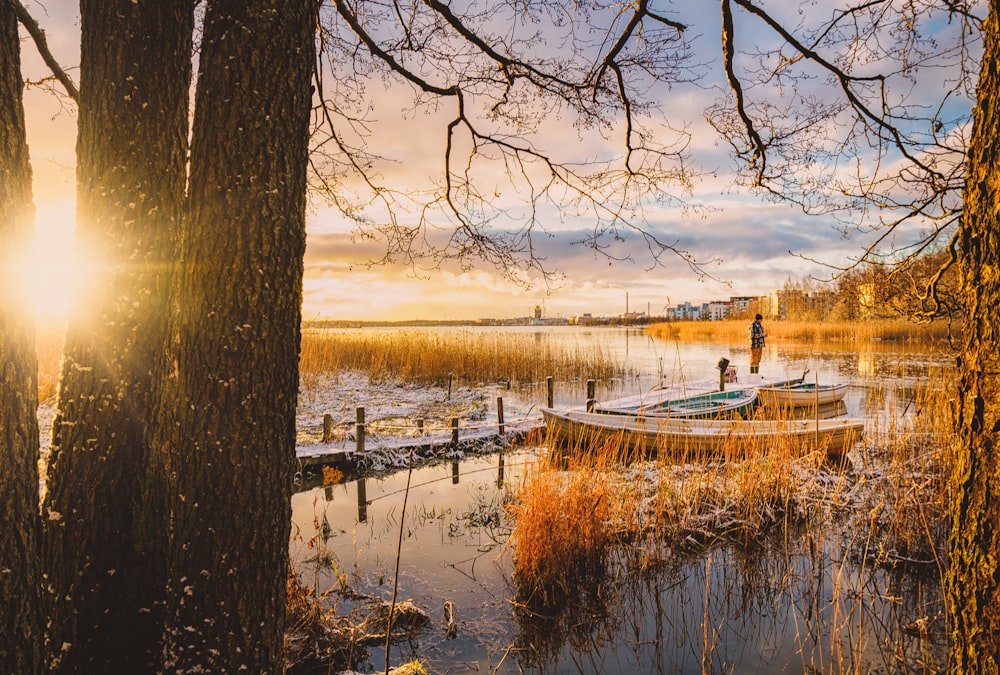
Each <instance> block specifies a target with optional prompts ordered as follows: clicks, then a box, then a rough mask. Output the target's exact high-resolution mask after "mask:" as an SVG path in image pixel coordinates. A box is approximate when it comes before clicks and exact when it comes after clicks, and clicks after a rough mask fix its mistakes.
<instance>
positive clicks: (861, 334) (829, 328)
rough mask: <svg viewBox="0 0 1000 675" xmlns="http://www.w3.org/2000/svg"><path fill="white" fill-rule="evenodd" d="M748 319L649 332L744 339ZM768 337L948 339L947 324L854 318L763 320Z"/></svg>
mask: <svg viewBox="0 0 1000 675" xmlns="http://www.w3.org/2000/svg"><path fill="white" fill-rule="evenodd" d="M748 325H749V322H747V321H735V320H734V321H672V322H669V323H657V324H653V325H652V326H650V327H649V328H648V329H647V332H649V334H651V335H653V336H654V337H658V338H662V339H665V340H680V341H690V342H696V341H705V342H715V341H725V342H744V341H746V339H747V327H748ZM764 326H765V328H766V330H767V335H768V337H769V338H773V339H777V340H783V341H787V342H802V343H807V344H808V343H842V342H856V341H859V340H885V341H890V342H917V343H926V344H933V343H936V342H942V341H946V340H948V337H949V333H948V330H949V327H948V325H947V324H945V323H943V322H937V323H933V324H923V323H915V322H912V321H904V320H898V321H853V322H841V323H820V322H814V321H765V322H764Z"/></svg>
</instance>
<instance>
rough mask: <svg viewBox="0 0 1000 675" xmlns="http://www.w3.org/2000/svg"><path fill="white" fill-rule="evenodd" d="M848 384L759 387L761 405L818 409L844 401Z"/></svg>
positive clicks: (802, 383)
mask: <svg viewBox="0 0 1000 675" xmlns="http://www.w3.org/2000/svg"><path fill="white" fill-rule="evenodd" d="M846 393H847V385H846V384H811V383H809V382H798V383H785V384H776V385H771V386H767V387H757V394H758V396H759V397H760V404H761V405H763V406H765V407H767V406H772V407H777V408H798V407H802V406H812V407H816V406H819V405H824V404H828V403H836V402H837V401H843V400H844V394H846Z"/></svg>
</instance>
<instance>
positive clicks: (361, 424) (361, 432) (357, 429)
mask: <svg viewBox="0 0 1000 675" xmlns="http://www.w3.org/2000/svg"><path fill="white" fill-rule="evenodd" d="M354 412H355V415H356V416H357V421H355V423H354V437H355V440H356V445H355V450H357V452H358V454H359V455H361V454H364V452H365V407H364V406H363V405H360V406H358V407H357V409H356V410H355V411H354Z"/></svg>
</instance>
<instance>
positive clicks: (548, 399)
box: [545, 375, 556, 408]
mask: <svg viewBox="0 0 1000 675" xmlns="http://www.w3.org/2000/svg"><path fill="white" fill-rule="evenodd" d="M555 386H556V385H555V380H553V379H552V376H551V375H549V376H548V377H546V378H545V405H547V406H548V407H549V408H551V407H553V403H554V401H555V397H556V392H555Z"/></svg>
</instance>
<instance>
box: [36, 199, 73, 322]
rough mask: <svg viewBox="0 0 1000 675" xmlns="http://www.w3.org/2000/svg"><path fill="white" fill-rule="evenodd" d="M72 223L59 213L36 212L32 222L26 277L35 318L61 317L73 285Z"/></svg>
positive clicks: (67, 308)
mask: <svg viewBox="0 0 1000 675" xmlns="http://www.w3.org/2000/svg"><path fill="white" fill-rule="evenodd" d="M73 241H74V236H73V220H72V218H71V217H70V218H67V217H65V216H64V215H62V214H59V215H56V214H47V213H44V212H43V211H42V209H39V210H38V214H37V217H36V219H35V245H34V249H33V251H32V256H31V259H30V260H29V261H28V265H27V267H28V269H26V270H25V274H26V278H27V279H28V280H30V283H31V284H32V286H33V287H34V297H35V315H36V316H38V317H42V316H55V317H65V316H66V315H67V314H68V313H69V299H70V295H71V293H72V289H73V286H74V283H76V282H77V281H78V280H77V275H76V265H75V260H74V245H73Z"/></svg>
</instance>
